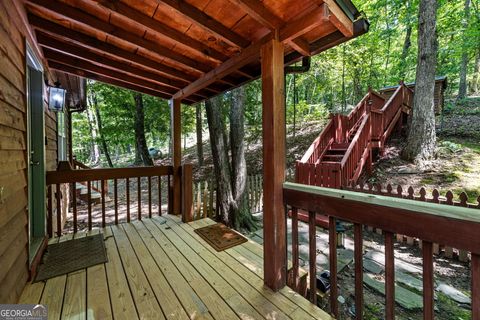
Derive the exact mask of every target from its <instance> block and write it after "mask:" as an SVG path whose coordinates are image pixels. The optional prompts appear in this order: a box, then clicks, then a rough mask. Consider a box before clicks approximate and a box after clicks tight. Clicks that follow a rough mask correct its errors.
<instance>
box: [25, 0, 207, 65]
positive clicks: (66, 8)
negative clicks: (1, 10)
mask: <svg viewBox="0 0 480 320" xmlns="http://www.w3.org/2000/svg"><path fill="white" fill-rule="evenodd" d="M27 3H29V4H30V5H33V6H36V7H37V8H40V10H47V11H49V12H50V13H52V14H54V15H55V16H59V17H62V18H63V19H67V20H69V21H73V22H76V23H81V24H83V25H85V26H88V27H89V28H93V29H95V30H97V31H100V32H102V33H105V34H108V35H109V36H112V37H115V38H118V39H120V40H123V41H126V42H129V43H130V44H132V45H135V46H137V47H140V48H143V49H145V50H147V51H150V52H152V53H153V54H156V55H159V56H162V57H164V58H166V59H168V60H169V61H170V62H172V63H173V64H180V65H182V66H184V67H187V68H191V69H193V70H196V71H198V72H200V73H204V72H208V71H210V70H211V69H212V68H211V67H209V66H207V65H205V64H204V63H201V62H198V61H196V60H194V59H191V58H189V57H186V56H184V55H182V54H179V53H176V52H174V51H172V50H171V49H170V48H167V47H164V46H162V45H160V44H158V43H156V42H154V41H150V40H147V39H144V38H142V37H139V36H138V35H136V34H134V33H131V32H129V31H128V30H125V29H122V28H120V27H118V26H114V25H111V24H110V23H108V22H105V21H103V20H100V19H98V18H97V17H95V16H92V15H90V14H88V13H86V12H84V11H82V10H80V9H77V8H75V7H72V6H70V5H68V4H65V3H62V2H59V1H51V0H27Z"/></svg>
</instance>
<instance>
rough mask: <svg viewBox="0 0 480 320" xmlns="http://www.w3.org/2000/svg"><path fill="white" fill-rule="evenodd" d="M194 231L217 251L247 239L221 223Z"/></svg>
mask: <svg viewBox="0 0 480 320" xmlns="http://www.w3.org/2000/svg"><path fill="white" fill-rule="evenodd" d="M194 231H195V232H196V233H197V234H198V235H199V236H200V237H202V239H203V240H205V241H207V242H208V244H210V245H211V246H212V247H213V248H214V249H215V250H217V251H223V250H226V249H229V248H232V247H235V246H237V245H239V244H242V243H244V242H247V241H248V240H247V238H245V237H244V236H242V235H241V234H239V233H238V232H236V231H235V230H232V229H230V228H228V227H227V226H225V225H224V224H221V223H217V224H212V225H210V226H207V227H203V228H199V229H195V230H194Z"/></svg>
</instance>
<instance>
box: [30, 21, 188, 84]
mask: <svg viewBox="0 0 480 320" xmlns="http://www.w3.org/2000/svg"><path fill="white" fill-rule="evenodd" d="M28 20H29V22H30V24H31V25H32V26H33V27H34V28H35V29H37V30H41V31H43V32H44V33H47V34H49V35H50V36H54V37H56V38H60V39H62V41H64V42H67V41H68V42H74V43H76V44H78V45H80V46H85V47H87V48H89V49H92V50H95V51H97V52H103V53H107V54H109V55H111V56H115V57H118V58H121V59H123V60H125V61H128V62H133V63H135V64H138V65H141V66H145V67H148V68H150V69H152V70H155V71H158V72H160V73H162V74H164V75H166V76H169V77H174V78H177V79H181V80H184V81H186V82H191V81H194V80H195V79H196V78H195V77H193V76H191V75H188V74H186V73H183V72H181V71H179V70H177V69H174V68H171V67H169V66H165V65H163V64H161V63H160V62H157V61H154V60H151V59H149V58H146V57H144V56H141V55H138V54H135V53H133V52H130V51H127V50H124V49H121V48H119V47H117V46H114V45H112V44H109V43H105V42H101V41H98V40H97V39H95V38H93V37H90V36H88V35H86V34H83V33H81V32H78V31H75V30H72V29H68V28H65V27H63V26H61V25H58V24H56V23H54V22H50V21H48V20H46V19H43V18H40V17H38V16H35V15H33V14H29V15H28Z"/></svg>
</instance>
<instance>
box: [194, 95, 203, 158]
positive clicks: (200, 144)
mask: <svg viewBox="0 0 480 320" xmlns="http://www.w3.org/2000/svg"><path fill="white" fill-rule="evenodd" d="M195 119H196V121H195V126H196V131H197V157H198V165H199V166H200V167H201V166H203V121H202V105H201V104H199V103H198V104H197V106H196V110H195Z"/></svg>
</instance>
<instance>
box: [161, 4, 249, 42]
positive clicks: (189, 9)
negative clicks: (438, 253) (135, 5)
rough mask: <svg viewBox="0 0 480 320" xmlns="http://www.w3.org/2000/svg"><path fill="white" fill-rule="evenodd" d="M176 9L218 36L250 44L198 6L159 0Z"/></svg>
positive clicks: (227, 40)
mask: <svg viewBox="0 0 480 320" xmlns="http://www.w3.org/2000/svg"><path fill="white" fill-rule="evenodd" d="M157 1H158V2H160V3H163V4H165V5H167V6H169V7H170V8H172V9H174V10H175V11H177V12H179V13H181V14H182V15H183V16H184V17H186V18H188V19H189V20H190V21H191V22H193V23H194V24H196V25H198V26H200V27H202V28H204V29H206V30H208V31H209V32H211V33H213V34H215V35H216V36H217V37H220V38H222V39H223V40H224V41H225V42H227V43H229V44H230V45H233V46H235V47H239V48H245V47H247V46H248V45H249V44H250V41H249V40H247V39H245V38H243V37H241V36H240V35H238V34H236V33H235V32H233V31H232V30H230V29H229V28H227V27H225V26H224V25H223V24H221V23H220V22H218V21H216V20H215V19H213V18H212V17H210V16H209V15H207V14H206V13H204V12H202V11H200V10H199V9H197V8H196V7H194V6H192V5H191V4H188V3H187V2H185V1H183V0H157Z"/></svg>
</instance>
